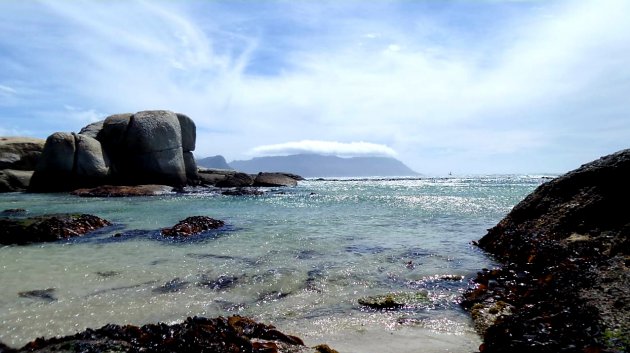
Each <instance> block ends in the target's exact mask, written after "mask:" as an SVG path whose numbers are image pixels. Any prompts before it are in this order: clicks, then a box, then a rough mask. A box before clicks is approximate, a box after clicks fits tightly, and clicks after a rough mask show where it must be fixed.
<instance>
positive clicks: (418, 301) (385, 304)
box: [359, 291, 429, 310]
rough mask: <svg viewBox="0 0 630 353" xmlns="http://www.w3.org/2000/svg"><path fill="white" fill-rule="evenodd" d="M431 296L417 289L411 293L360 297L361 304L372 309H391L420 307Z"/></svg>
mask: <svg viewBox="0 0 630 353" xmlns="http://www.w3.org/2000/svg"><path fill="white" fill-rule="evenodd" d="M428 303H429V296H428V293H427V291H417V292H409V293H390V294H384V295H375V296H369V297H363V298H360V299H359V304H361V305H364V306H367V307H370V308H372V309H379V310H390V309H399V308H403V307H418V306H423V305H427V304H428Z"/></svg>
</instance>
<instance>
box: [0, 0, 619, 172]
mask: <svg viewBox="0 0 630 353" xmlns="http://www.w3.org/2000/svg"><path fill="white" fill-rule="evenodd" d="M628 14H630V1H626V0H596V1H588V0H584V1H574V0H571V1H554V0H546V1H498V0H494V1H490V0H488V1H463V0H462V1H446V0H445V1H413V0H373V1H351V0H337V1H327V0H319V1H307V0H302V1H299V0H298V1H288V0H287V1H271V0H268V1H253V0H250V1H236V0H234V1H219V0H215V1H212V0H204V1H202V0H198V1H134V0H125V1H122V0H111V1H81V0H76V1H70V0H67V1H66V0H54V1H33V0H0V136H33V137H41V138H45V137H46V136H48V135H50V134H51V133H53V132H55V131H79V130H80V129H81V127H83V126H85V125H87V124H89V123H90V122H94V121H97V120H101V119H104V118H105V117H107V116H109V115H111V114H117V113H125V112H131V113H133V112H137V111H142V110H154V109H167V110H172V111H175V112H179V113H183V114H186V115H188V116H190V117H191V118H192V119H193V120H194V121H195V123H196V126H197V149H196V151H195V155H196V156H197V157H198V158H200V157H206V156H213V155H217V154H220V155H223V156H225V158H226V159H227V160H228V161H231V160H239V159H250V158H253V157H257V156H265V155H282V154H294V153H310V152H312V153H326V154H336V155H340V156H371V155H374V156H392V157H395V158H397V159H399V160H401V161H403V162H404V163H405V164H407V165H408V166H410V167H411V168H412V169H414V170H416V171H417V172H420V173H424V174H432V175H443V174H447V173H449V172H452V173H453V174H489V173H562V172H566V171H569V170H572V169H575V168H577V167H579V166H580V165H581V164H584V163H586V162H589V161H591V160H593V159H596V158H599V157H600V156H603V155H606V154H609V153H613V152H616V151H618V150H621V149H625V148H629V147H630V144H629V142H630V93H629V92H630V64H629V63H630V21H628V20H627V17H628Z"/></svg>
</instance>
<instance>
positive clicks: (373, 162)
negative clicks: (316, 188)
mask: <svg viewBox="0 0 630 353" xmlns="http://www.w3.org/2000/svg"><path fill="white" fill-rule="evenodd" d="M230 166H231V167H232V168H234V169H236V170H239V171H242V172H245V173H258V172H260V171H283V172H289V173H294V174H298V175H301V176H303V177H306V178H314V177H368V176H416V175H419V174H418V173H416V172H415V171H413V170H411V169H410V168H409V167H407V166H406V165H405V164H403V163H402V162H401V161H399V160H397V159H395V158H390V157H351V158H342V157H337V156H326V155H319V154H295V155H290V156H272V157H257V158H253V159H250V160H241V161H233V162H230Z"/></svg>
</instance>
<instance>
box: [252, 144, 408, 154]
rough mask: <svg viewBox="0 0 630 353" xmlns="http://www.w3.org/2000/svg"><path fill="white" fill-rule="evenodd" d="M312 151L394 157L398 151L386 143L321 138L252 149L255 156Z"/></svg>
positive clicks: (317, 152) (316, 152) (314, 152)
mask: <svg viewBox="0 0 630 353" xmlns="http://www.w3.org/2000/svg"><path fill="white" fill-rule="evenodd" d="M301 153H312V154H322V155H336V156H343V157H359V156H380V157H394V156H396V151H394V150H393V149H392V148H390V147H387V146H385V145H379V144H376V143H369V142H348V143H345V142H336V141H320V140H301V141H292V142H285V143H279V144H273V145H263V146H258V147H255V148H253V149H251V150H250V154H251V155H253V156H282V155H291V154H301Z"/></svg>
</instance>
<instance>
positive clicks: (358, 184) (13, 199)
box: [0, 176, 545, 353]
mask: <svg viewBox="0 0 630 353" xmlns="http://www.w3.org/2000/svg"><path fill="white" fill-rule="evenodd" d="M544 180H545V179H544V178H542V177H537V176H484V177H470V178H420V179H394V180H383V179H365V180H306V181H301V182H300V183H299V185H298V186H297V187H294V188H268V189H265V191H266V193H265V194H264V195H263V196H222V195H219V194H217V193H212V192H194V193H188V194H175V195H164V196H155V197H134V198H79V197H75V196H71V195H68V194H22V193H11V194H3V195H0V211H1V210H3V209H10V208H24V209H26V210H28V214H29V215H38V214H45V213H63V212H70V213H89V214H93V215H97V216H99V217H102V218H105V219H107V220H109V221H111V222H112V223H113V225H112V226H110V227H107V228H104V229H102V230H100V231H97V232H94V233H92V234H89V235H87V236H84V237H81V238H76V239H73V240H69V241H59V242H54V243H46V244H34V245H27V246H5V247H2V248H0V341H3V342H4V343H5V344H9V345H11V346H21V345H23V344H25V343H27V342H28V341H30V340H33V339H35V338H36V337H41V336H45V337H52V336H57V335H68V334H73V333H75V332H78V331H81V330H84V329H85V328H88V327H91V328H98V327H101V326H103V325H105V324H107V323H117V324H127V323H131V324H136V325H141V324H145V323H155V322H166V323H176V322H178V321H181V320H183V319H185V318H186V317H188V316H195V315H197V316H207V317H216V316H229V315H243V316H248V317H252V318H254V319H256V320H259V321H262V322H265V323H268V324H273V325H275V326H276V327H278V328H279V329H280V330H281V331H283V332H285V333H289V334H293V335H298V336H300V337H302V338H303V339H304V340H305V342H306V343H307V344H309V345H315V344H319V343H327V344H329V345H330V346H332V347H334V348H335V349H337V350H339V351H340V352H348V353H349V352H363V353H369V352H398V353H400V352H470V351H474V350H476V349H477V347H478V345H479V344H480V339H479V337H478V336H477V334H476V333H475V332H474V329H473V328H472V325H471V321H470V318H469V316H468V315H467V314H466V313H465V312H464V311H463V310H462V309H461V308H460V307H459V305H458V302H459V300H460V297H461V294H462V292H463V291H464V290H465V289H466V287H467V285H468V284H469V281H470V279H471V278H472V277H474V276H475V274H476V272H477V271H478V270H479V269H481V268H484V267H492V266H494V265H495V264H494V263H493V260H492V259H491V258H489V257H488V256H486V255H485V254H484V253H483V252H482V251H480V250H479V249H477V248H476V247H475V246H473V245H472V244H471V241H472V240H476V239H479V238H480V237H481V236H483V235H484V234H485V232H486V230H487V229H488V228H490V227H492V226H493V225H495V224H496V223H497V222H498V221H499V220H500V219H501V218H502V217H503V216H505V214H506V213H507V212H509V210H510V209H511V208H512V207H513V206H514V205H515V204H516V203H517V202H519V201H520V200H521V199H522V198H523V197H524V196H526V195H527V194H528V193H530V192H531V191H532V190H533V189H534V188H535V187H536V186H538V185H540V184H541V183H542V182H544ZM194 215H204V216H210V217H213V218H217V219H221V220H224V221H225V222H226V224H227V225H226V227H224V228H223V229H221V230H218V231H212V232H208V233H205V234H202V235H199V236H195V237H192V238H189V239H187V240H184V241H181V240H171V239H164V238H162V237H161V236H160V235H159V232H158V231H159V229H160V228H163V227H168V226H172V225H174V224H175V223H177V222H178V221H179V220H182V219H184V218H186V217H188V216H194ZM47 289H51V290H49V291H48V292H45V293H47V295H42V296H39V297H38V296H37V295H28V294H25V293H28V292H31V291H34V290H47ZM20 293H21V294H20ZM391 293H394V294H404V295H410V296H414V295H417V296H419V297H420V298H421V299H422V300H419V301H414V302H413V303H410V304H409V305H407V306H405V307H402V308H399V309H397V310H374V309H370V308H367V307H364V306H362V305H360V304H359V302H358V300H359V299H360V298H364V297H366V296H374V295H386V294H391ZM425 295H426V298H425V297H424V296H425Z"/></svg>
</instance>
